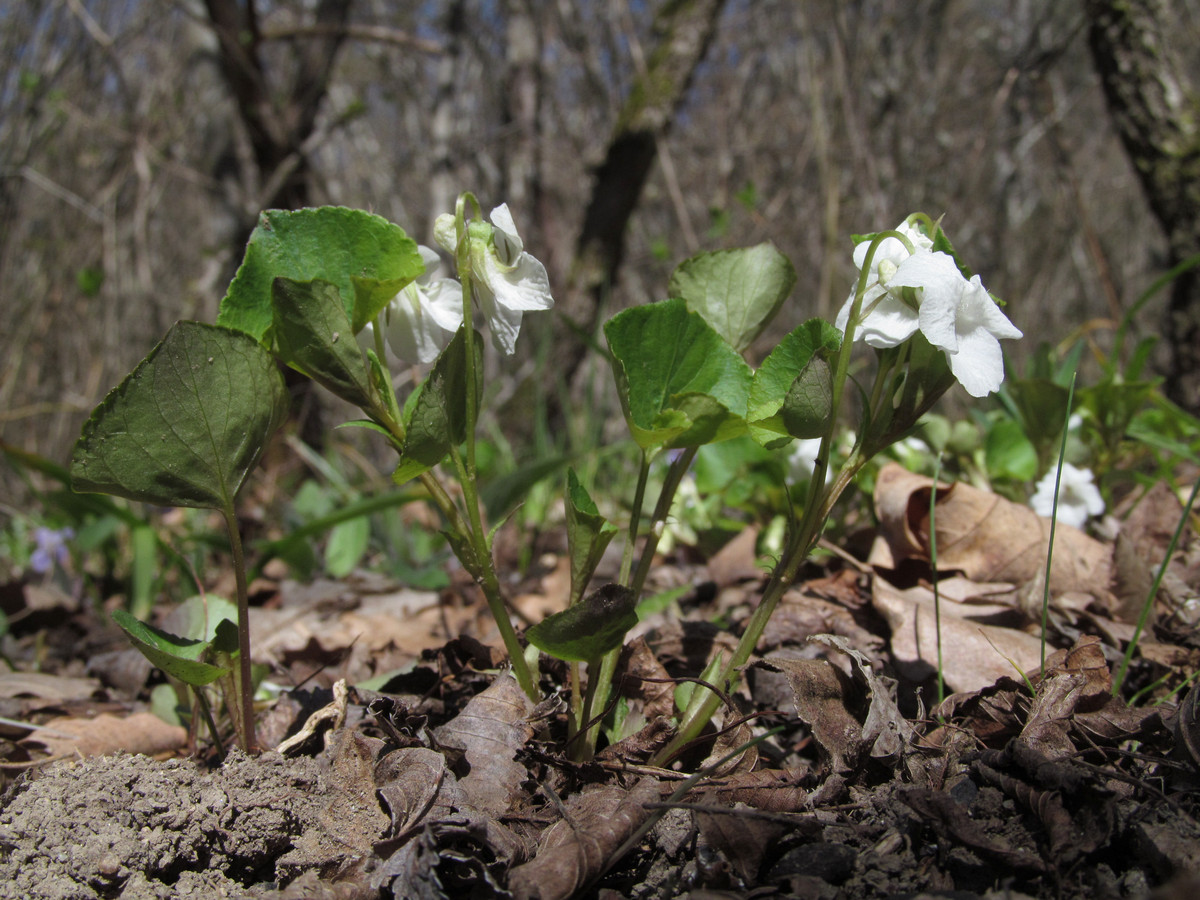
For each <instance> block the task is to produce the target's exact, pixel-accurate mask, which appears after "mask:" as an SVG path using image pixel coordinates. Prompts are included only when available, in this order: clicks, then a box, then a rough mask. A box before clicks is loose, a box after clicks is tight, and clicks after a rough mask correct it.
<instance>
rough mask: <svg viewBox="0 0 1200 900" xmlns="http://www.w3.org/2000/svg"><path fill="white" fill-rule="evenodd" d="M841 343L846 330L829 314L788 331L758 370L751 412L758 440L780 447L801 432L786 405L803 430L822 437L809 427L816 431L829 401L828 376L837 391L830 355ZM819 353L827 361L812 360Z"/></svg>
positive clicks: (810, 434) (753, 427)
mask: <svg viewBox="0 0 1200 900" xmlns="http://www.w3.org/2000/svg"><path fill="white" fill-rule="evenodd" d="M841 345H842V333H841V332H840V331H838V330H837V329H836V328H834V327H833V326H832V325H830V324H829V323H828V322H826V321H824V320H823V319H810V320H809V321H807V322H805V323H804V324H803V325H801V326H799V327H798V328H796V329H795V330H793V331H792V332H791V333H790V334H788V335H787V336H785V337H784V339H783V340H782V341H780V342H779V345H778V346H777V347H776V348H775V349H774V350H772V351H771V353H770V355H769V356H767V358H766V359H765V360H763V364H762V365H761V366H759V368H758V371H757V372H755V373H754V385H753V387H752V388H751V389H750V402H749V407H748V411H747V414H746V418H747V419H749V421H750V434H751V436H752V437H753V438H754V439H755V440H756V441H758V442H759V443H760V444H762V445H763V446H764V447H778V446H782V445H783V444H785V443H787V442H788V441H789V440H791V439H792V438H793V437H800V436H801V435H798V434H794V433H793V432H792V430H791V429H790V428H789V427H788V423H787V422H786V421H785V420H784V415H783V410H784V408H785V406H787V408H788V416H789V417H790V418H792V419H793V424H794V425H796V426H801V427H800V430H801V431H804V432H805V435H804V436H807V437H816V436H818V434H820V432H817V433H815V434H814V433H809V432H811V431H812V427H811V422H812V420H814V419H816V418H819V417H820V413H821V406H822V403H823V402H824V401H822V400H821V393H822V391H824V390H825V386H826V383H827V381H828V384H829V391H830V392H831V391H832V375H831V373H830V368H829V364H828V360H829V359H831V358H832V357H833V356H834V355H835V354H836V353H837V352H838V349H839V348H840V347H841ZM814 358H818V359H820V360H821V361H822V363H823V365H820V364H819V365H817V366H816V367H812V366H810V363H811V362H812V361H813V359H814ZM789 398H790V401H791V402H790V404H789ZM831 401H832V394H830V402H831ZM810 404H815V405H810ZM828 414H829V413H828V412H827V413H826V416H828Z"/></svg>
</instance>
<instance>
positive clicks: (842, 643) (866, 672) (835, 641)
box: [811, 634, 915, 760]
mask: <svg viewBox="0 0 1200 900" xmlns="http://www.w3.org/2000/svg"><path fill="white" fill-rule="evenodd" d="M811 640H813V641H814V642H816V643H820V644H824V645H825V646H827V647H832V648H833V649H835V650H837V651H839V652H841V653H843V654H845V655H846V656H848V657H850V660H851V662H853V663H854V674H855V678H856V680H857V681H858V682H859V683H860V684H862V685H863V686H864V687H865V688H866V691H867V697H868V699H869V700H870V705H869V706H868V707H867V717H866V719H865V720H864V721H863V728H862V739H863V743H865V744H866V745H867V746H868V747H870V753H871V756H872V757H873V758H874V759H882V760H892V759H896V758H897V757H899V756H900V755H901V754H902V753H903V752H904V750H905V748H906V747H907V746H908V745H909V744H910V743H912V739H913V736H914V734H915V731H914V729H913V726H912V724H911V723H909V722H908V720H906V719H905V718H904V716H903V715H901V713H900V709H899V707H897V706H896V701H895V699H894V695H895V688H896V682H895V681H894V680H893V679H891V678H884V677H881V676H879V675H876V674H875V671H874V669H872V668H871V661H870V660H869V659H867V657H866V656H865V655H864V654H862V653H860V652H859V651H858V650H856V649H854V647H852V646H850V642H849V641H848V640H847V639H846V638H844V637H840V636H838V635H835V634H818V635H814V636H813V637H812V639H811Z"/></svg>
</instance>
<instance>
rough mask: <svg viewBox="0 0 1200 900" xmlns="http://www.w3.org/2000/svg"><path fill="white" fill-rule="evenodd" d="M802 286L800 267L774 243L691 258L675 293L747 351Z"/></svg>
mask: <svg viewBox="0 0 1200 900" xmlns="http://www.w3.org/2000/svg"><path fill="white" fill-rule="evenodd" d="M795 285H796V270H795V269H794V268H793V267H792V264H791V262H790V261H789V260H788V258H787V257H786V256H784V255H783V254H782V253H780V252H779V251H778V250H776V249H775V246H774V245H773V244H771V243H769V242H768V243H763V244H759V245H757V246H755V247H745V248H741V249H737V250H717V251H715V252H712V253H701V254H699V255H697V256H693V257H692V258H691V259H686V260H684V261H683V262H682V263H680V264H679V268H677V269H676V270H675V272H674V273H673V274H672V275H671V285H670V290H669V293H670V295H671V296H672V297H682V298H683V299H684V301H686V303H687V308H688V309H690V310H692V311H693V312H697V313H699V314H700V315H702V316H703V317H704V319H705V321H706V322H708V324H709V325H711V326H712V327H713V329H714V330H715V331H716V332H717V334H719V335H721V337H723V338H724V339H725V340H726V341H727V342H728V343H729V344H730V345H731V346H732V347H733V348H734V349H735V350H737V351H738V352H739V353H742V352H744V351H745V350H746V348H747V347H749V346H750V345H751V344H752V343H753V342H754V339H755V338H757V337H758V336H759V335H760V334H762V331H763V329H764V328H766V327H767V325H768V324H769V323H770V321H771V319H773V318H774V317H775V314H776V313H777V312H779V308H780V307H781V306H782V305H783V301H784V300H785V299H787V295H788V294H790V293H791V292H792V288H793V287H795Z"/></svg>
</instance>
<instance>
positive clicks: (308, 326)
mask: <svg viewBox="0 0 1200 900" xmlns="http://www.w3.org/2000/svg"><path fill="white" fill-rule="evenodd" d="M272 302H273V304H274V309H275V340H276V342H277V343H278V346H279V357H280V359H282V360H283V361H284V362H285V363H287V364H288V365H289V366H292V367H293V368H295V369H298V370H300V371H301V372H303V373H304V374H305V375H307V376H308V377H309V378H311V379H312V380H313V381H315V382H317V383H318V384H320V385H322V386H323V387H325V388H327V389H328V390H330V391H332V392H333V393H335V394H337V395H338V396H339V397H341V398H342V399H343V400H346V401H347V402H349V403H353V404H354V405H355V406H358V407H360V408H362V409H366V410H371V409H377V408H378V406H379V403H378V401H377V399H376V398H377V396H378V395H377V394H376V393H375V392H374V391H373V390H372V389H371V373H370V371H369V370H368V368H367V360H366V358H365V357H364V355H363V351H362V348H361V347H359V346H358V341H356V340H355V339H354V334H353V332H352V330H351V328H350V319H349V317H348V316H347V315H346V311H345V310H344V309H343V308H342V304H341V300H340V299H339V297H338V292H337V286H336V285H334V284H332V283H330V282H328V281H292V280H291V279H288V278H276V279H275V285H274V288H273V290H272Z"/></svg>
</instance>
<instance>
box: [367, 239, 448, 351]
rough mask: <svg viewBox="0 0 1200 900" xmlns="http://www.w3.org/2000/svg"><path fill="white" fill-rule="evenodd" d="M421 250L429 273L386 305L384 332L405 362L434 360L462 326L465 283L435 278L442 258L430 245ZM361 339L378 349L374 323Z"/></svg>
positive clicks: (405, 288) (406, 287)
mask: <svg viewBox="0 0 1200 900" xmlns="http://www.w3.org/2000/svg"><path fill="white" fill-rule="evenodd" d="M417 250H418V251H419V252H420V254H421V260H422V261H423V262H424V263H425V273H424V274H423V275H421V276H420V277H418V278H417V279H416V281H414V282H412V283H411V284H408V285H406V286H405V287H404V288H402V289H401V291H400V293H398V294H397V295H396V296H395V297H393V298H392V300H391V302H390V303H389V304H388V305H387V306H386V307H384V309H383V335H384V337H385V338H387V342H388V346H390V347H391V348H392V352H393V353H395V354H396V356H398V357H399V358H400V359H402V360H404V361H405V362H409V363H412V362H420V363H431V362H433V361H434V360H435V359H437V355H438V354H439V353H440V352H441V351H442V348H443V347H445V346H446V344H447V343H449V341H450V338H452V337H453V336H454V333H455V332H456V331H458V327H459V326H460V325H462V320H463V299H462V285H460V284H459V283H458V281H456V280H455V279H453V278H434V277H433V276H434V274H435V273H436V272H437V270H438V268H439V267H440V266H441V257H439V256H438V253H437V251H436V250H432V249H430V248H429V247H418V248H417ZM358 339H359V343H360V344H362V345H363V346H364V347H369V348H374V326H373V324H372V325H368V326H367V327H366V328H364V329H363V330H362V331H360V332H359V335H358Z"/></svg>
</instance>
